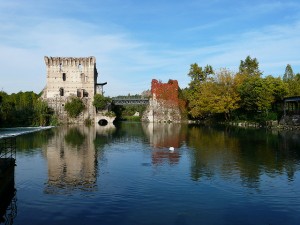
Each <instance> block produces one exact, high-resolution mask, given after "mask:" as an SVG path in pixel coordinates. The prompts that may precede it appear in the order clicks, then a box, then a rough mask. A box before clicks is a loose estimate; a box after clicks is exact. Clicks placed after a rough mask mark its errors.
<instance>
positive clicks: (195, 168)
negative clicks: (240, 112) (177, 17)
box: [0, 123, 300, 225]
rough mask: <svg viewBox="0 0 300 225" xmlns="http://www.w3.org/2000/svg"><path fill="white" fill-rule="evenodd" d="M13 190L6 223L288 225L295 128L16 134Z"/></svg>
mask: <svg viewBox="0 0 300 225" xmlns="http://www.w3.org/2000/svg"><path fill="white" fill-rule="evenodd" d="M170 146H173V147H174V148H175V150H174V151H173V152H172V151H169V147H170ZM15 188H16V197H15V198H14V201H15V205H14V207H15V209H14V210H15V212H14V213H15V214H16V215H15V216H14V219H13V224H30V225H34V224H43V225H48V224H73V225H75V224H107V225H109V224H133V225H134V224H164V225H165V224H180V225H185V224H228V225H229V224H230V225H232V224H255V225H257V224H266V225H269V224H272V225H273V224H278V225H281V224H295V225H296V224H300V134H299V133H295V132H277V131H276V132H275V131H273V132H271V131H265V130H245V129H237V128H210V127H199V126H187V125H179V124H175V125H174V124H173V125H172V124H161V125H153V124H141V123H122V124H119V125H117V126H116V127H108V126H106V127H100V126H98V127H97V129H96V128H94V127H90V128H87V127H60V128H53V129H49V130H45V131H41V132H37V133H30V134H26V135H22V136H19V137H17V166H16V168H15ZM7 213H10V212H7ZM0 224H1V222H0Z"/></svg>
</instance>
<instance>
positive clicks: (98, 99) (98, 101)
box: [93, 94, 110, 110]
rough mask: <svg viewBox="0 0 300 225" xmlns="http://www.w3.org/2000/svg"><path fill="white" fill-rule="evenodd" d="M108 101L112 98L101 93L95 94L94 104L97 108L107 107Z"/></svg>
mask: <svg viewBox="0 0 300 225" xmlns="http://www.w3.org/2000/svg"><path fill="white" fill-rule="evenodd" d="M108 103H110V98H107V97H104V96H103V95H100V94H95V95H94V101H93V106H95V107H96V109H97V110H103V109H105V108H106V106H107V104H108Z"/></svg>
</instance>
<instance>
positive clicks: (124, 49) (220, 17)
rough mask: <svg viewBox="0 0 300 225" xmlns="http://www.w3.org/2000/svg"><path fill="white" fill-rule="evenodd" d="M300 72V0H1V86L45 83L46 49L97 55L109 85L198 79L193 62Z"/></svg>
mask: <svg viewBox="0 0 300 225" xmlns="http://www.w3.org/2000/svg"><path fill="white" fill-rule="evenodd" d="M248 55H249V56H251V58H256V59H257V60H258V62H259V67H260V70H261V71H263V74H264V76H267V75H273V76H274V77H278V76H282V75H283V74H284V71H285V68H286V65H287V64H290V65H291V66H292V68H293V71H294V72H295V73H298V72H300V1H299V0H282V1H276V0H275V1H273V0H251V1H250V0H143V1H142V0H51V1H50V0H0V68H1V70H0V90H2V91H5V92H7V93H9V94H11V93H16V92H19V91H23V92H24V91H34V92H36V93H39V92H40V91H42V90H43V88H44V87H45V86H46V66H45V63H44V56H51V57H88V56H95V57H96V61H97V63H96V66H97V70H98V83H102V82H107V85H106V86H104V91H105V93H104V95H106V96H110V97H113V96H117V95H127V94H140V93H141V92H143V91H145V90H148V89H150V88H151V80H152V79H157V80H161V81H162V82H167V81H168V80H169V79H175V80H178V82H179V86H180V87H181V88H185V87H187V86H188V83H189V82H190V77H188V75H187V74H188V72H189V69H190V65H191V64H192V63H197V64H198V65H199V66H202V67H204V66H206V65H207V64H209V65H211V66H212V67H213V68H214V69H215V70H216V71H218V70H220V69H221V68H227V69H229V70H231V71H233V72H237V71H238V68H239V65H240V61H241V60H245V58H246V57H247V56H248Z"/></svg>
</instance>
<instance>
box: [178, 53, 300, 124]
mask: <svg viewBox="0 0 300 225" xmlns="http://www.w3.org/2000/svg"><path fill="white" fill-rule="evenodd" d="M203 71H204V70H203V69H202V68H201V67H199V66H198V65H197V64H192V65H191V69H190V71H189V74H188V75H189V76H190V77H191V82H190V84H189V87H188V88H187V89H185V90H183V92H182V95H183V96H184V98H185V99H186V100H187V103H188V105H187V110H188V114H189V115H190V116H191V117H192V118H194V119H196V118H197V119H206V118H207V117H212V116H213V117H214V118H218V119H220V117H219V115H220V114H223V115H224V117H223V118H224V119H225V120H232V119H234V120H239V119H245V120H251V121H257V122H262V121H265V120H268V119H274V118H278V116H279V115H280V114H281V112H280V110H281V107H280V105H279V104H277V103H278V102H282V100H283V98H285V97H288V96H295V95H300V74H296V75H294V74H293V71H292V68H291V67H290V65H288V66H287V68H286V72H285V75H284V77H285V81H283V80H282V79H281V78H280V77H278V78H275V77H273V76H266V77H262V76H261V75H262V72H261V71H260V69H259V63H258V61H257V59H256V58H251V57H250V56H247V58H246V59H245V60H244V61H243V60H241V63H240V66H239V72H238V73H233V72H230V71H228V70H226V69H223V70H220V71H219V72H217V73H216V74H215V75H214V76H211V77H207V76H205V75H203V74H204V72H203ZM197 77H198V78H197Z"/></svg>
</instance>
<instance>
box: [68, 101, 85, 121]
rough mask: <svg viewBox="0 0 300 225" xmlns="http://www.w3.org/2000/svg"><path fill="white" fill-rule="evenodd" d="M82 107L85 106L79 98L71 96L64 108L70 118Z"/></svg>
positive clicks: (78, 112)
mask: <svg viewBox="0 0 300 225" xmlns="http://www.w3.org/2000/svg"><path fill="white" fill-rule="evenodd" d="M84 108H85V106H84V104H83V102H82V101H81V99H79V98H72V100H71V101H69V102H67V103H66V105H65V110H66V111H67V113H68V115H69V116H70V117H72V118H76V117H77V116H78V115H79V114H80V113H81V112H82V111H83V110H84Z"/></svg>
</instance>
